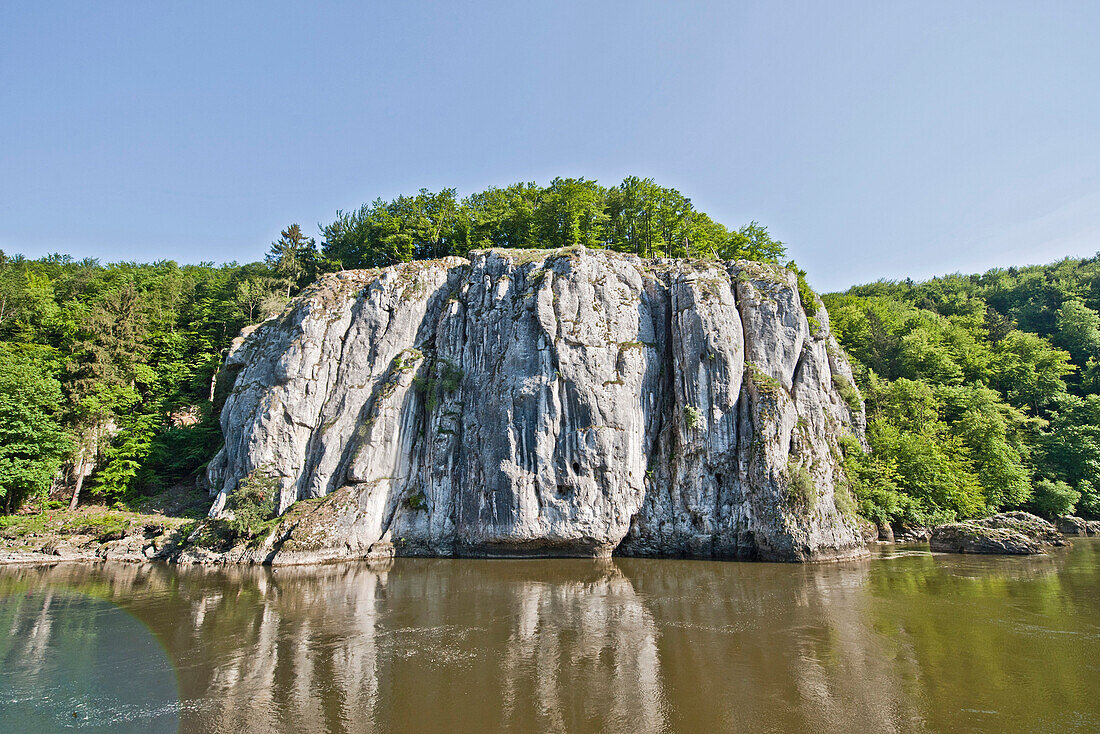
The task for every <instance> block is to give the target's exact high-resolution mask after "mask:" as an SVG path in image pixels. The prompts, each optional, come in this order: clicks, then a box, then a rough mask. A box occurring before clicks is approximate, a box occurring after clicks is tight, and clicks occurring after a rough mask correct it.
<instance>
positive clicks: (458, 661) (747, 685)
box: [0, 539, 1100, 734]
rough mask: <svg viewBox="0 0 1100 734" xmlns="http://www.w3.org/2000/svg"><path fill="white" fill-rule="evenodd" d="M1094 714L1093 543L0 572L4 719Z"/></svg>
mask: <svg viewBox="0 0 1100 734" xmlns="http://www.w3.org/2000/svg"><path fill="white" fill-rule="evenodd" d="M69 729H73V730H75V731H112V732H125V731H135V732H139V731H140V732H155V731H177V730H178V731H183V732H265V733H266V732H284V731H285V732H494V731H514V732H537V731H569V732H630V733H631V734H643V733H645V732H666V731H677V732H724V731H746V732H754V733H755V732H919V731H935V732H964V731H965V732H970V731H975V732H1028V731H1035V732H1047V731H1081V732H1097V731H1100V540H1096V539H1083V540H1077V541H1074V542H1073V543H1072V545H1071V547H1070V548H1069V549H1066V550H1059V551H1056V552H1055V553H1053V554H1051V555H1049V556H1040V557H1036V558H998V557H977V556H951V555H938V554H937V555H932V554H930V553H928V551H927V549H926V548H924V549H921V548H920V547H919V546H914V547H909V548H907V547H904V546H896V547H889V548H884V549H882V550H879V551H877V552H876V554H875V556H874V557H872V558H871V559H869V560H866V561H858V562H847V563H842V564H831V565H785V564H767V563H732V562H731V563H722V562H707V561H679V560H642V559H627V558H622V559H621V558H615V559H611V560H605V561H584V560H517V561H509V560H450V559H448V560H424V559H397V560H395V561H393V562H391V563H389V564H387V565H384V566H375V567H372V566H367V565H334V566H326V567H320V568H311V569H306V568H301V569H289V568H284V569H279V570H277V571H272V570H270V569H261V568H217V569H210V568H177V567H172V566H166V565H154V564H148V565H124V564H95V565H91V564H59V565H56V566H53V567H48V568H47V567H36V568H30V567H0V732H54V731H64V730H69Z"/></svg>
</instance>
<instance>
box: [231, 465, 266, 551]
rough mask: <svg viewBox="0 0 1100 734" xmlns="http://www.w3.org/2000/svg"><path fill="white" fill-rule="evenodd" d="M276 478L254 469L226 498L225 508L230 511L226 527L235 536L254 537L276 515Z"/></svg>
mask: <svg viewBox="0 0 1100 734" xmlns="http://www.w3.org/2000/svg"><path fill="white" fill-rule="evenodd" d="M278 486H279V482H278V480H277V479H275V477H271V476H268V475H266V474H264V473H262V472H259V471H256V472H252V473H251V474H249V475H248V476H247V477H245V478H244V479H242V480H241V481H240V484H238V485H237V488H236V489H234V490H233V491H232V492H230V493H229V496H228V497H227V498H226V502H225V508H226V509H227V510H229V511H230V512H232V513H233V517H232V519H228V520H225V521H224V523H225V526H226V527H227V528H228V529H229V530H230V531H231V532H232V533H233V535H234V536H236V537H238V538H253V537H255V536H256V535H257V534H258V533H259V532H260V531H261V530H262V529H263V528H264V526H265V525H266V524H267V522H268V521H269V520H271V519H272V517H274V515H275V490H276V489H277V488H278Z"/></svg>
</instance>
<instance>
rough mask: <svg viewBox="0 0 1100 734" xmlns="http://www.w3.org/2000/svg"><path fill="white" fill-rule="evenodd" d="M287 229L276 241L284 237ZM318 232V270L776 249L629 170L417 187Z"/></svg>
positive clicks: (752, 227) (767, 253)
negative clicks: (457, 259)
mask: <svg viewBox="0 0 1100 734" xmlns="http://www.w3.org/2000/svg"><path fill="white" fill-rule="evenodd" d="M288 232H289V231H288ZM288 232H284V233H283V234H284V240H286V239H291V238H290V235H289V234H288ZM322 238H323V243H322V245H321V252H320V254H319V255H317V256H316V258H317V260H319V261H320V263H321V264H320V266H319V267H321V268H322V269H331V268H333V267H337V266H339V267H344V268H366V267H383V266H386V265H394V264H397V263H401V262H408V261H410V260H421V259H430V258H438V257H443V256H445V255H465V254H466V253H467V252H468V251H469V250H471V249H474V248H487V247H499V248H518V249H526V248H564V247H572V246H575V245H582V246H585V247H596V248H606V249H611V250H617V251H620V252H633V253H636V254H639V255H643V256H647V257H697V258H720V259H723V260H731V259H750V260H760V261H767V262H779V260H780V259H781V258H782V257H783V256H784V255H785V253H786V250H785V248H784V247H783V243H782V242H779V241H777V240H775V239H773V238H772V237H771V236H770V235H769V234H768V230H767V228H766V227H763V226H761V225H760V224H758V223H757V222H752V223H750V224H748V225H746V226H744V227H742V228H740V229H739V230H737V231H734V232H730V231H729V230H727V229H726V228H725V227H724V226H723V225H721V224H718V223H717V222H715V221H713V220H712V219H711V218H710V217H708V216H707V215H706V214H704V213H703V212H699V211H696V210H695V208H694V206H693V205H692V203H691V200H690V199H688V198H687V197H685V196H684V195H683V194H681V193H680V192H679V191H676V190H675V189H671V188H666V187H662V186H658V185H657V184H655V183H654V182H653V181H652V180H651V179H640V178H637V177H633V176H632V177H629V178H626V179H624V180H623V182H622V183H620V184H619V185H618V186H614V187H610V188H607V187H604V186H601V185H599V184H598V183H597V182H596V181H591V180H587V179H584V178H555V179H554V180H553V181H551V182H550V184H549V185H548V186H538V185H537V184H535V183H517V184H512V185H511V186H506V187H504V188H491V189H487V190H486V191H482V192H480V193H476V194H471V195H470V196H468V197H466V198H464V199H461V200H459V199H458V198H457V196H456V193H455V190H454V189H444V190H442V191H440V192H438V193H432V192H430V191H428V190H426V189H422V190H421V191H420V192H419V193H417V194H416V195H414V196H399V197H398V198H396V199H394V200H393V201H383V200H381V199H378V200H376V201H374V202H372V203H370V204H366V205H364V206H362V207H360V208H359V209H358V210H356V211H354V212H337V215H336V219H335V221H333V222H332V223H331V224H328V225H326V226H324V227H323V228H322ZM276 244H277V245H278V244H279V243H276ZM283 249H286V248H285V247H283V246H279V251H280V252H281V251H282V250H283ZM291 249H294V250H295V251H296V250H297V246H294V247H293V248H291ZM307 251H308V248H307ZM274 252H275V250H274V249H273V253H274ZM310 257H313V255H310ZM811 303H812V301H811Z"/></svg>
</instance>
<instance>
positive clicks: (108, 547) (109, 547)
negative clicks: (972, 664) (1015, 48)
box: [0, 512, 1100, 566]
mask: <svg viewBox="0 0 1100 734" xmlns="http://www.w3.org/2000/svg"><path fill="white" fill-rule="evenodd" d="M194 524H195V523H193V522H191V523H187V522H186V521H184V524H172V523H169V524H168V525H167V526H164V525H156V524H151V525H142V524H140V523H138V524H135V525H133V526H132V527H131V528H128V530H127V531H126V532H124V533H123V535H122V537H117V538H110V539H107V540H103V539H100V538H97V537H94V536H91V535H87V534H75V535H69V536H65V535H57V534H52V535H49V536H46V537H44V538H39V539H37V540H39V541H43V542H41V545H38V543H35V542H32V543H30V544H28V543H23V544H22V547H20V548H12V547H3V546H2V545H0V565H53V564H57V563H70V562H85V563H97V562H104V561H117V562H124V563H153V562H159V563H170V564H179V565H273V566H310V565H324V564H328V563H333V562H351V561H368V562H369V561H379V560H385V559H389V558H393V557H394V556H395V555H397V553H396V552H395V548H394V547H393V546H392V545H389V546H379V547H377V548H375V549H374V552H373V553H370V554H366V555H364V556H362V557H360V558H355V559H349V558H347V557H343V556H336V557H333V556H329V557H325V556H323V555H320V554H316V553H311V552H305V551H301V550H299V551H298V553H297V555H291V554H281V555H280V554H277V553H275V551H274V550H272V549H271V548H270V547H265V545H267V544H265V543H262V542H256V543H251V544H248V543H238V544H232V545H230V546H229V547H223V548H209V547H204V546H202V545H198V544H196V543H195V542H193V541H194V536H195V534H196V533H198V532H200V530H201V527H202V523H199V524H198V525H199V529H198V530H193V529H192V526H193V525H194ZM1079 537H1100V521H1097V520H1084V519H1082V518H1078V517H1070V516H1066V517H1060V518H1058V519H1057V523H1056V524H1055V523H1051V522H1048V521H1046V520H1043V519H1041V518H1039V517H1037V516H1035V515H1031V514H1028V513H1024V512H1010V513H1002V514H999V515H994V516H992V517H987V518H981V519H977V520H969V521H966V522H962V523H951V524H948V525H941V526H939V527H936V528H933V529H931V530H924V529H913V530H909V531H907V532H899V533H897V535H896V538H895V540H893V541H883V540H876V539H874V538H872V537H869V536H865V539H866V541H867V543H868V545H886V546H888V545H898V546H911V545H925V544H927V545H928V546H929V547H930V549H931V550H932V551H933V552H936V553H974V554H986V555H990V554H994V555H1037V554H1042V553H1046V552H1049V551H1050V550H1051V549H1053V548H1057V547H1060V546H1064V545H1066V543H1067V542H1068V541H1069V540H1070V539H1072V538H1079ZM32 540H33V539H32ZM33 546H37V547H33ZM290 550H293V549H290ZM479 557H484V556H479ZM831 560H845V559H831Z"/></svg>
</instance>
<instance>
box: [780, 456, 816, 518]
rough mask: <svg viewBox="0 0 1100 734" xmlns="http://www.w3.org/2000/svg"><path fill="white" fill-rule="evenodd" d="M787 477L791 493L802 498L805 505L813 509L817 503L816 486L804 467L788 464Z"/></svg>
mask: <svg viewBox="0 0 1100 734" xmlns="http://www.w3.org/2000/svg"><path fill="white" fill-rule="evenodd" d="M787 477H788V479H789V480H790V483H791V486H790V489H791V493H792V494H793V495H794V496H795V497H797V498H798V499H800V500H802V502H803V503H804V504H805V505H806V507H809V508H810V509H813V508H814V507H815V506H816V505H817V487H816V486H815V485H814V480H813V477H811V476H810V473H809V472H808V471H806V467H804V466H795V465H794V464H788V465H787Z"/></svg>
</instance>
